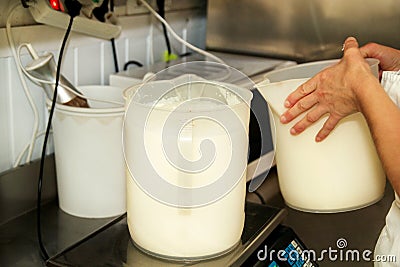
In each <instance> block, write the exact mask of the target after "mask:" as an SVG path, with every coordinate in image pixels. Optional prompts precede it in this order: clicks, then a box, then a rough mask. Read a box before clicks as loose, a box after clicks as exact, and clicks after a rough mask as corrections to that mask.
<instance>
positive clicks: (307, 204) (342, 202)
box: [258, 61, 386, 212]
mask: <svg viewBox="0 0 400 267" xmlns="http://www.w3.org/2000/svg"><path fill="white" fill-rule="evenodd" d="M332 63H334V61H322V62H313V63H308V64H303V65H298V67H297V68H296V67H291V68H289V69H288V70H287V72H286V70H285V69H282V70H278V71H275V72H272V73H270V74H267V75H266V78H267V79H269V78H271V80H272V81H275V82H274V83H268V81H267V82H265V83H261V84H259V85H258V89H259V90H260V92H261V94H262V95H263V96H264V98H265V99H266V101H267V102H268V104H269V105H270V107H271V109H272V116H273V118H274V120H271V123H272V124H273V123H274V121H275V125H271V129H274V127H276V132H275V133H274V134H273V141H274V145H275V148H276V151H275V159H276V165H277V171H278V179H279V186H280V189H281V193H282V196H283V198H284V200H285V202H286V203H287V204H288V206H290V207H292V208H295V209H298V210H303V211H310V212H339V211H348V210H353V209H358V208H362V207H365V206H368V205H370V204H372V203H375V202H376V201H378V200H379V199H380V198H381V197H382V196H383V193H384V188H385V182H386V178H385V174H384V171H383V168H382V165H381V162H380V160H379V158H378V155H377V152H376V149H375V146H374V143H373V140H372V138H371V135H370V132H369V129H368V126H367V123H366V121H365V119H364V117H363V115H362V114H361V113H356V114H353V115H351V116H348V117H346V118H344V119H343V120H341V121H340V122H339V124H338V125H337V127H336V128H335V129H334V130H333V131H332V132H331V134H330V135H329V136H328V138H327V139H325V140H324V141H323V142H320V143H316V142H315V136H316V134H317V132H318V131H319V129H321V127H322V125H323V123H324V122H325V120H326V119H327V116H325V117H323V118H321V119H320V120H319V121H318V122H316V123H315V124H313V125H312V126H310V127H309V128H308V129H307V130H306V131H304V132H303V133H301V134H300V135H297V136H293V135H291V134H290V131H289V130H290V128H291V127H292V126H293V125H294V124H295V123H296V122H297V121H299V120H300V119H301V118H302V116H299V117H298V118H296V119H295V120H294V121H292V122H290V123H288V124H282V123H280V121H279V117H280V115H281V114H282V113H283V112H284V111H285V108H284V104H283V103H284V100H285V99H286V97H287V96H288V95H289V94H290V93H291V92H292V91H294V90H295V89H296V88H297V87H298V86H299V85H301V84H302V83H304V82H306V81H307V79H293V80H290V79H292V77H294V78H299V77H311V76H313V75H314V74H316V73H317V72H318V71H320V70H321V69H322V68H325V67H327V66H329V65H331V64H332ZM373 68H374V73H375V74H376V75H377V63H376V65H375V66H373ZM297 69H299V72H298V73H297V72H296V70H297ZM281 79H282V81H279V80H281ZM270 115H271V114H270Z"/></svg>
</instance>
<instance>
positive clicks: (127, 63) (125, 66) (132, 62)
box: [124, 60, 143, 70]
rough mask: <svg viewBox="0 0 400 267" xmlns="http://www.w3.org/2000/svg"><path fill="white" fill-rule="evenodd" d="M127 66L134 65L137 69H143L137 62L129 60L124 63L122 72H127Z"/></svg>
mask: <svg viewBox="0 0 400 267" xmlns="http://www.w3.org/2000/svg"><path fill="white" fill-rule="evenodd" d="M129 65H136V66H138V67H143V64H142V63H140V62H139V61H136V60H129V61H128V62H126V63H125V65H124V70H127V69H128V67H129Z"/></svg>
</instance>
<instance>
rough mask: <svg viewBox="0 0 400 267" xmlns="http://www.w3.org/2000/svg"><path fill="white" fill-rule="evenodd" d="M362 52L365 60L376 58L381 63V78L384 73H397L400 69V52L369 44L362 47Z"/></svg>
mask: <svg viewBox="0 0 400 267" xmlns="http://www.w3.org/2000/svg"><path fill="white" fill-rule="evenodd" d="M360 52H361V55H362V56H363V57H365V58H367V57H369V58H376V59H378V60H379V61H380V63H379V77H381V75H382V71H397V70H399V69H400V50H397V49H394V48H391V47H387V46H384V45H380V44H376V43H369V44H366V45H364V46H363V47H361V48H360Z"/></svg>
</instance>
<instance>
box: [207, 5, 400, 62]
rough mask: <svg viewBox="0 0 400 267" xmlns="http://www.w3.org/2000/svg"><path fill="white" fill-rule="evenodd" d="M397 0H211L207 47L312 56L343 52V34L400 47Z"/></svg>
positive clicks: (312, 58) (307, 58) (301, 58)
mask: <svg viewBox="0 0 400 267" xmlns="http://www.w3.org/2000/svg"><path fill="white" fill-rule="evenodd" d="M399 14H400V4H399V1H397V0H381V1H375V0H351V1H347V0H335V1H329V0H309V1H297V0H281V1H273V0H252V1H246V0H237V1H236V0H235V1H233V0H212V1H208V11H207V47H208V49H213V50H219V51H230V52H236V53H247V54H256V55H266V56H270V57H275V58H288V59H295V60H296V61H315V60H321V59H327V58H335V57H339V56H340V55H341V46H342V43H343V41H344V39H345V38H346V37H347V36H355V37H357V38H358V40H359V42H360V44H365V43H366V42H378V43H382V44H385V45H389V46H393V47H396V48H400V35H399V28H400V19H399Z"/></svg>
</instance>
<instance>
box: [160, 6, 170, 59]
mask: <svg viewBox="0 0 400 267" xmlns="http://www.w3.org/2000/svg"><path fill="white" fill-rule="evenodd" d="M157 7H158V14H159V15H160V16H161V17H162V18H163V19H165V0H157ZM161 25H162V28H163V33H164V39H165V44H166V46H167V53H168V57H167V62H168V61H169V57H170V56H171V53H172V51H171V44H170V42H169V37H168V32H167V28H166V27H165V25H164V24H163V23H161Z"/></svg>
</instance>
